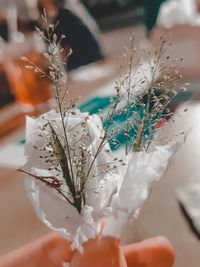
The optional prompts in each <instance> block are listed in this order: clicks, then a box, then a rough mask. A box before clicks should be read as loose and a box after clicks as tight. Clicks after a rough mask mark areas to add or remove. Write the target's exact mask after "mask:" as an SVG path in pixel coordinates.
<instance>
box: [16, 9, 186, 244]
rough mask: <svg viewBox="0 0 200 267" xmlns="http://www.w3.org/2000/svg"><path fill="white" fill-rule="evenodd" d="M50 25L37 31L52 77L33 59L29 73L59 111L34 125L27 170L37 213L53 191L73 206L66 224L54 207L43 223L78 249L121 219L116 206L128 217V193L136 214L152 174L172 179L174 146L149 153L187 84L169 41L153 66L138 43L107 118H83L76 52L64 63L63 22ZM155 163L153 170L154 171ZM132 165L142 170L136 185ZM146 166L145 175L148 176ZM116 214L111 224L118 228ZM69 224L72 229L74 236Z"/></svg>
mask: <svg viewBox="0 0 200 267" xmlns="http://www.w3.org/2000/svg"><path fill="white" fill-rule="evenodd" d="M42 19H43V22H44V24H45V25H46V26H45V27H46V32H43V31H41V30H40V29H37V31H38V33H39V34H40V36H41V37H42V38H43V40H44V42H45V44H46V51H45V53H44V57H45V58H46V60H47V61H48V71H47V72H45V71H43V70H42V69H40V67H39V66H36V65H35V64H34V63H32V62H31V61H30V60H29V59H28V58H25V57H23V60H24V61H25V62H26V64H27V66H26V67H27V68H32V69H34V70H35V71H36V72H38V73H40V74H41V76H42V77H43V76H45V77H48V78H49V79H50V81H51V82H52V89H53V92H54V95H55V102H56V107H55V110H52V111H49V112H47V113H45V114H42V115H41V116H39V117H38V118H30V117H28V118H27V129H26V132H27V134H26V148H25V155H26V157H27V162H26V164H25V165H24V166H23V167H22V168H21V169H20V171H21V172H23V173H25V174H28V175H29V176H30V177H33V178H35V180H36V181H37V183H38V184H35V183H31V184H30V185H29V187H30V188H31V189H30V196H31V197H30V198H31V201H32V202H33V203H35V204H34V205H36V206H37V209H38V206H40V202H41V203H42V204H41V205H43V206H45V207H46V206H47V204H48V203H47V201H46V199H49V194H50V191H52V192H53V193H55V196H53V198H54V197H55V199H54V204H55V203H57V202H58V203H59V205H61V206H63V209H64V208H66V207H67V209H68V214H67V217H66V216H64V217H63V215H60V214H59V216H60V217H59V216H58V217H59V220H58V219H57V218H53V220H52V221H53V222H54V224H55V225H56V227H55V226H54V225H53V224H52V223H51V222H50V221H49V220H48V218H47V217H50V218H52V217H51V216H52V215H51V212H50V210H49V208H47V210H48V212H47V213H46V214H45V215H44V213H43V212H41V213H39V215H38V216H39V217H40V218H41V220H43V221H44V222H45V223H47V224H48V226H50V227H51V228H52V229H59V231H61V230H60V229H64V230H62V232H63V233H64V235H65V236H66V237H67V238H68V239H70V240H73V238H74V236H76V238H75V243H77V246H78V245H80V243H81V242H84V241H85V239H87V238H91V237H94V236H95V235H96V234H97V228H98V227H97V226H98V224H99V220H100V219H101V218H102V217H104V216H107V217H108V216H109V215H110V214H111V213H112V211H113V214H114V213H117V211H116V210H115V209H116V207H118V208H119V210H121V209H122V213H123V212H124V210H126V207H125V206H126V205H125V203H126V204H127V199H126V200H124V198H125V196H124V191H123V190H125V191H128V192H129V196H131V194H133V195H134V194H135V195H136V196H138V200H137V201H136V204H135V205H134V204H132V205H133V207H129V206H131V204H130V203H129V204H130V205H129V204H128V205H127V206H128V208H127V214H128V217H127V218H129V217H130V216H133V214H134V212H135V211H136V209H138V208H140V206H141V205H142V203H143V202H144V198H143V197H141V196H140V193H141V192H143V189H144V190H145V195H146V196H147V195H148V192H149V188H150V184H151V183H152V182H153V180H154V177H153V175H152V174H155V178H156V179H158V178H159V177H160V176H161V175H162V174H163V173H164V171H165V169H166V167H167V162H168V160H169V158H170V157H171V155H172V154H173V151H174V149H172V147H171V146H169V145H166V146H164V147H158V148H156V150H155V151H153V152H152V151H150V152H149V148H150V146H151V144H152V143H153V141H157V139H158V136H157V135H156V138H155V134H157V127H158V125H159V124H166V123H167V121H168V119H169V117H170V116H172V114H173V112H172V111H171V110H170V109H169V107H168V105H169V103H170V102H171V101H172V99H173V98H174V97H175V96H176V95H177V93H178V92H179V91H180V90H183V87H184V86H183V85H182V84H180V80H181V74H180V72H181V68H180V67H179V61H173V62H171V60H170V57H169V56H167V55H166V50H167V48H168V46H169V45H170V44H169V45H168V43H167V42H166V40H165V39H164V38H161V40H160V41H161V45H160V47H159V49H158V50H156V51H155V52H154V53H153V54H148V57H145V60H143V59H140V60H138V56H137V53H136V51H137V50H136V48H135V46H134V38H132V39H131V45H130V49H127V51H126V57H127V58H128V70H127V71H126V72H125V73H124V74H122V75H121V78H120V80H119V81H117V82H116V85H115V95H114V96H113V97H112V98H111V99H110V105H109V108H108V109H107V110H106V111H105V112H104V111H101V110H99V113H100V116H97V115H89V114H88V113H84V112H80V111H79V110H78V108H77V101H78V100H79V98H75V99H71V98H70V95H69V91H68V89H67V81H66V77H65V72H64V71H63V66H64V65H65V64H66V61H67V60H68V59H69V58H70V54H71V50H69V51H68V52H67V55H66V54H65V57H64V60H62V53H63V49H62V48H61V42H62V40H63V38H65V37H64V36H61V37H60V38H59V37H58V36H56V34H55V33H54V31H55V30H56V27H57V23H56V24H55V25H54V24H51V25H49V24H48V20H47V16H46V13H44V15H43V16H42ZM149 58H150V59H149ZM180 61H182V59H181V60H180ZM166 62H169V63H167V64H166ZM136 63H137V64H136ZM121 122H122V123H121ZM121 139H123V140H125V142H124V143H125V145H124V146H123V147H122V148H123V149H124V153H123V155H122V154H120V155H118V156H116V154H113V152H112V151H111V148H110V147H112V148H114V149H115V148H116V147H118V146H119V143H120V142H121ZM173 147H174V146H173ZM162 158H163V159H162ZM149 162H150V163H152V166H150V167H149V166H148V164H149ZM137 164H138V165H137ZM159 164H160V165H159ZM132 166H135V167H134V168H135V175H133V179H135V180H134V181H133V184H131V181H132V176H131V172H132V171H134V170H133V167H132ZM142 166H143V167H144V168H145V172H144V174H145V175H144V174H141V172H142V169H143V168H142ZM148 168H149V169H148ZM148 170H149V173H148ZM136 174H137V175H136ZM139 175H141V177H142V180H141V181H140V180H139ZM149 177H150V178H149ZM135 185H138V189H137V188H136V186H135ZM43 186H45V188H48V190H50V191H46V189H45V188H43ZM120 188H121V189H120ZM136 189H137V190H136ZM136 191H137V192H136ZM41 192H43V195H45V196H46V199H45V198H44V197H43V196H41V195H40V193H41ZM57 196H59V198H58V199H57ZM40 198H41V200H40ZM115 202H116V203H115ZM63 203H64V204H63ZM54 204H53V203H52V205H54ZM122 206H123V207H122ZM58 209H59V207H58ZM69 210H70V212H69ZM56 212H57V211H56ZM113 214H112V216H111V222H112V221H114V222H115V223H116V221H117V220H116V218H113V216H114V215H113ZM66 218H67V221H68V222H69V223H68V227H69V229H67V234H66V226H65V224H66ZM57 221H58V222H59V223H58V222H57ZM108 225H109V224H108ZM108 228H109V227H108ZM105 229H107V228H105ZM105 231H107V230H105ZM75 246H76V245H75Z"/></svg>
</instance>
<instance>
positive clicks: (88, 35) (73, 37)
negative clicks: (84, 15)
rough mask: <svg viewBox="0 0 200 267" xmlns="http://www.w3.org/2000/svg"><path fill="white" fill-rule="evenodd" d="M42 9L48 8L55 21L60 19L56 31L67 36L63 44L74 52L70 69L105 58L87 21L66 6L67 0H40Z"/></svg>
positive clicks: (47, 10) (70, 61)
mask: <svg viewBox="0 0 200 267" xmlns="http://www.w3.org/2000/svg"><path fill="white" fill-rule="evenodd" d="M39 5H40V9H41V8H42V10H43V8H44V9H45V10H46V12H47V15H48V17H49V18H51V19H52V21H53V22H54V23H56V22H57V21H59V23H58V26H57V27H56V29H55V33H56V34H57V35H58V37H59V36H61V35H64V36H66V38H65V39H64V40H63V41H62V43H61V45H62V46H63V47H64V48H71V49H72V51H73V53H72V55H71V56H70V58H69V60H68V69H69V70H72V69H76V68H78V67H80V66H83V65H87V64H90V63H93V62H96V61H98V60H100V59H102V58H103V52H102V50H101V47H100V45H99V43H98V41H97V39H96V38H95V36H94V35H93V34H92V32H91V31H90V29H89V28H88V27H87V26H86V25H85V23H84V22H83V21H82V20H81V19H80V18H79V17H78V16H77V15H75V14H74V13H73V12H72V11H71V10H69V9H67V8H66V1H65V0H39Z"/></svg>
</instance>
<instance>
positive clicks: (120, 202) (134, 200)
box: [103, 142, 177, 237]
mask: <svg viewBox="0 0 200 267" xmlns="http://www.w3.org/2000/svg"><path fill="white" fill-rule="evenodd" d="M176 150H177V143H174V142H173V143H171V144H169V145H163V146H157V147H155V148H154V149H153V150H152V151H150V152H137V153H133V154H132V156H131V158H130V159H129V162H128V166H127V169H126V172H125V176H124V178H123V182H122V184H121V186H120V189H119V191H118V193H117V194H116V195H115V196H114V197H113V201H112V204H111V207H112V215H111V216H110V217H109V218H108V220H107V224H106V226H105V228H104V231H103V234H104V235H111V236H114V237H120V235H121V231H122V229H123V227H124V226H125V225H126V224H127V223H128V222H129V221H130V220H131V219H132V218H133V217H136V216H137V215H138V214H139V210H140V209H141V208H142V206H143V204H144V202H145V200H146V199H147V197H148V196H149V193H150V191H151V187H152V184H153V182H155V181H158V180H159V179H160V178H161V177H162V176H163V175H164V173H165V171H166V169H167V166H168V162H169V160H170V158H171V156H172V155H173V154H174V152H176Z"/></svg>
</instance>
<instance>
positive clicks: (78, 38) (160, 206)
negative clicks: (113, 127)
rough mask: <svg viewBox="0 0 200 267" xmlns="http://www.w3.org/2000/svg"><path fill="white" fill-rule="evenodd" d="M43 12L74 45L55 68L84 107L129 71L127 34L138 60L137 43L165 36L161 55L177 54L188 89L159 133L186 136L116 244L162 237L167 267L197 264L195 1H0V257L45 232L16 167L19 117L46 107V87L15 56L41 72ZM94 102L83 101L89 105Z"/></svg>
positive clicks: (146, 44)
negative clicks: (169, 251)
mask: <svg viewBox="0 0 200 267" xmlns="http://www.w3.org/2000/svg"><path fill="white" fill-rule="evenodd" d="M44 8H45V10H46V12H47V15H48V17H49V20H50V21H51V23H55V22H56V21H59V24H58V27H57V28H56V33H57V34H58V36H61V35H62V34H64V35H65V36H66V39H65V40H64V41H63V42H62V43H61V45H62V47H63V48H64V49H66V51H68V49H69V48H72V50H73V54H72V56H71V57H70V58H69V61H68V66H67V67H65V66H63V71H64V72H65V74H66V79H68V87H69V90H70V93H71V95H72V97H73V96H79V95H80V96H82V100H81V103H82V104H85V103H86V104H87V103H88V101H93V100H94V99H95V101H96V102H98V101H99V99H101V100H102V99H104V97H106V96H108V95H112V89H113V87H114V82H115V81H116V80H117V79H119V76H120V73H121V69H122V67H123V69H126V67H128V66H126V64H125V63H124V60H123V56H122V55H123V53H124V47H125V46H127V45H129V43H130V37H131V36H135V46H136V47H137V56H138V57H139V56H140V54H141V53H142V51H143V50H144V49H146V50H150V51H153V50H154V49H155V47H157V46H159V42H160V36H161V35H164V36H167V38H169V39H170V42H172V46H171V47H170V49H169V52H168V53H169V55H170V56H171V57H173V58H174V59H175V58H183V63H182V66H183V70H182V74H183V82H187V83H189V86H188V91H187V92H185V93H182V94H180V95H178V97H177V98H176V101H175V102H174V103H173V107H172V108H173V110H175V111H176V114H177V116H176V121H175V123H174V124H173V125H172V127H171V128H170V130H169V132H167V134H168V135H173V134H175V133H177V132H179V131H189V134H188V137H187V140H186V142H185V144H184V145H183V146H182V147H181V149H180V150H179V151H178V153H177V154H176V155H175V156H174V158H173V159H172V161H171V163H170V165H169V168H168V171H167V173H166V174H165V177H163V179H162V180H161V181H160V182H159V183H158V184H156V186H155V187H154V190H153V192H152V194H151V196H150V198H149V199H148V201H147V203H146V205H145V207H144V209H143V210H142V212H141V214H140V216H139V218H138V219H137V220H136V221H134V222H133V223H132V225H130V227H129V229H127V230H126V232H125V233H124V237H123V242H124V243H130V242H137V241H140V240H143V239H145V238H148V237H152V236H156V235H164V236H166V237H167V238H168V239H169V240H170V241H171V242H172V244H173V246H174V247H175V250H176V255H177V258H176V262H175V265H174V266H175V267H186V266H187V267H188V266H192V267H199V262H200V253H199V251H200V241H199V236H200V176H199V173H200V164H199V162H200V149H199V147H200V134H199V132H200V102H199V100H200V13H199V11H200V1H198V0H166V1H165V0H82V1H81V0H5V1H4V0H0V256H1V255H4V254H6V253H8V252H9V251H11V250H13V249H16V248H19V247H21V246H22V245H24V244H27V243H28V242H30V241H32V240H34V239H36V238H38V237H40V236H42V235H44V234H46V233H47V232H48V231H49V230H48V229H47V227H46V226H44V225H43V224H42V223H41V222H40V221H39V220H38V219H37V218H36V215H35V213H34V212H33V209H32V207H31V205H30V203H29V201H28V198H27V196H26V191H25V188H24V181H23V178H22V176H21V174H19V173H18V172H17V171H16V169H17V168H18V167H19V166H20V164H22V163H23V161H24V158H23V148H24V131H25V115H26V114H29V115H38V114H40V113H42V112H45V111H47V110H49V109H50V108H52V107H53V106H54V101H53V96H52V91H51V83H50V82H49V81H48V79H46V78H40V75H39V74H38V73H37V72H34V71H33V70H30V69H28V68H25V65H26V63H25V62H24V61H22V60H21V57H22V56H26V57H28V58H29V59H30V60H31V61H32V62H34V64H36V65H38V66H39V67H40V68H41V69H42V70H43V71H46V70H47V63H46V61H45V59H44V57H43V53H44V52H45V49H46V46H45V44H44V43H43V41H42V40H41V38H40V36H39V34H38V32H37V31H36V30H35V27H40V28H42V27H43V25H42V23H41V19H40V18H41V13H42V12H43V9H44ZM95 101H93V102H89V103H90V104H91V103H92V105H93V107H94V108H95V105H97V104H96V102H95ZM186 109H187V112H183V111H185V110H186ZM179 115H181V116H179ZM180 195H181V196H183V197H180ZM183 207H184V209H183ZM194 210H195V212H193V211H194Z"/></svg>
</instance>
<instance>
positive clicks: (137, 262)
mask: <svg viewBox="0 0 200 267" xmlns="http://www.w3.org/2000/svg"><path fill="white" fill-rule="evenodd" d="M123 251H124V255H125V258H126V261H127V265H128V267H172V264H173V262H174V251H173V248H172V246H171V244H170V242H169V241H168V240H167V239H166V238H165V237H155V238H151V239H147V240H145V241H142V242H139V243H136V244H131V245H127V246H124V247H123ZM71 257H72V251H71V247H70V243H69V242H68V241H66V240H64V239H63V238H61V237H59V236H58V235H57V234H55V233H50V234H49V235H47V236H45V237H43V238H41V239H38V240H36V241H34V242H32V243H30V244H29V245H27V246H25V247H22V248H20V249H18V250H16V251H13V252H11V253H9V254H8V255H6V256H4V257H2V258H1V259H0V267H27V266H28V267H62V263H63V262H69V261H70V259H71Z"/></svg>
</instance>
